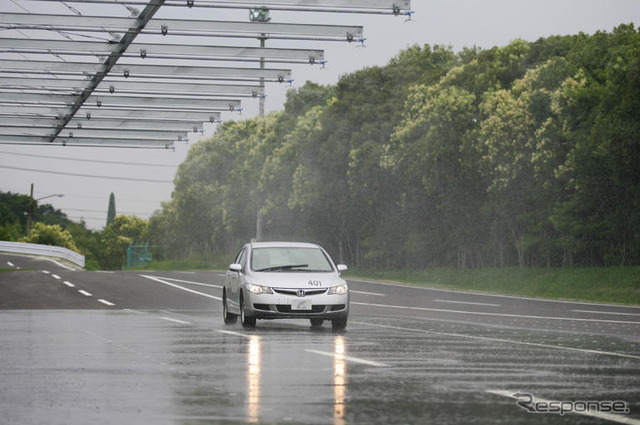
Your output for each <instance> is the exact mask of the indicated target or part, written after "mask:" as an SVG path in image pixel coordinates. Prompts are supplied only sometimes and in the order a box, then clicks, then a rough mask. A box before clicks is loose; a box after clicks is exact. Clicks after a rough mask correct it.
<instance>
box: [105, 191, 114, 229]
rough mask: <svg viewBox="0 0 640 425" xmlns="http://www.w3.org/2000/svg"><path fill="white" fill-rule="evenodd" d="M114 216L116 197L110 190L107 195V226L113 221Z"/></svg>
mask: <svg viewBox="0 0 640 425" xmlns="http://www.w3.org/2000/svg"><path fill="white" fill-rule="evenodd" d="M115 218H116V197H115V195H114V194H113V192H111V195H109V209H108V210H107V226H108V225H110V224H111V223H113V220H115Z"/></svg>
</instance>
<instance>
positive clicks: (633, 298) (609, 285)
mask: <svg viewBox="0 0 640 425" xmlns="http://www.w3.org/2000/svg"><path fill="white" fill-rule="evenodd" d="M356 276H357V277H358V278H362V279H372V280H382V281H391V282H398V283H404V284H411V285H418V286H424V287H433V288H446V289H459V290H465V291H477V292H487V293H493V294H501V295H515V296H522V297H536V298H551V299H558V300H572V301H585V302H595V303H612V304H628V305H640V267H596V268H563V269H560V268H557V269H555V268H504V269H471V270H456V269H429V270H418V271H407V270H391V271H365V270H353V271H349V272H348V275H347V277H348V278H349V277H351V278H355V277H356Z"/></svg>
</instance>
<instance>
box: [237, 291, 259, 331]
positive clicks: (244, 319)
mask: <svg viewBox="0 0 640 425" xmlns="http://www.w3.org/2000/svg"><path fill="white" fill-rule="evenodd" d="M240 322H241V323H242V327H243V328H255V327H256V318H255V317H249V316H247V314H246V313H245V311H244V296H242V294H240Z"/></svg>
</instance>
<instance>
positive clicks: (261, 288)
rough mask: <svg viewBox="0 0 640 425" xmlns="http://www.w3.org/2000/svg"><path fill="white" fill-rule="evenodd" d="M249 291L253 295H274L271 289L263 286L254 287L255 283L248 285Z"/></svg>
mask: <svg viewBox="0 0 640 425" xmlns="http://www.w3.org/2000/svg"><path fill="white" fill-rule="evenodd" d="M247 290H248V291H249V292H251V293H252V294H273V291H271V288H270V287H268V286H263V285H254V284H253V283H247Z"/></svg>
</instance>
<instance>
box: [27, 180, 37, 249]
mask: <svg viewBox="0 0 640 425" xmlns="http://www.w3.org/2000/svg"><path fill="white" fill-rule="evenodd" d="M35 203H36V201H35V200H34V199H33V183H31V194H30V195H29V208H28V211H27V236H28V235H29V233H31V216H32V215H33V209H34V207H35V205H34V204H35Z"/></svg>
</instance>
